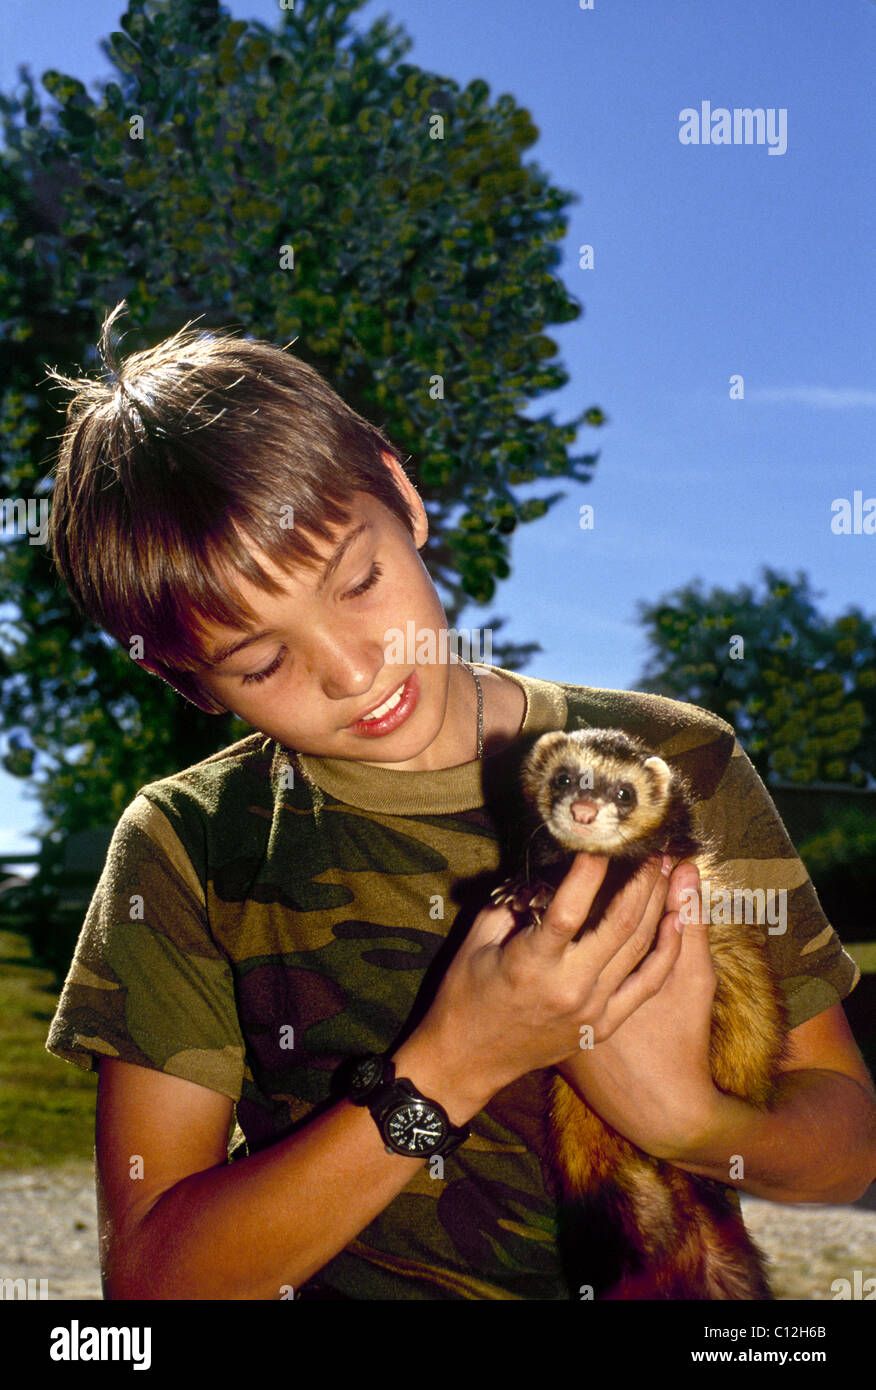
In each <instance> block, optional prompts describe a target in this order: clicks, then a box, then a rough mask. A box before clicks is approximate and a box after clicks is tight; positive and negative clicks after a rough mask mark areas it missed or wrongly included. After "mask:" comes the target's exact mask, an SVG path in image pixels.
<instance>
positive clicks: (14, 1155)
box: [0, 930, 97, 1169]
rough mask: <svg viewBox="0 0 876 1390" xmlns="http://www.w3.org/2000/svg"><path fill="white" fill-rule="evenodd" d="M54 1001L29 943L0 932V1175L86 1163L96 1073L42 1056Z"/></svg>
mask: <svg viewBox="0 0 876 1390" xmlns="http://www.w3.org/2000/svg"><path fill="white" fill-rule="evenodd" d="M57 1000H58V993H57V990H56V989H55V987H54V977H53V975H52V972H51V971H50V970H44V969H42V968H41V967H40V966H38V965H36V964H35V962H34V959H33V956H32V954H31V950H30V944H29V942H28V940H27V937H25V936H20V935H19V934H18V933H16V932H12V931H2V930H0V1169H21V1168H31V1167H33V1166H35V1165H37V1164H40V1165H42V1164H45V1165H49V1164H59V1163H66V1162H69V1161H70V1160H71V1159H79V1160H85V1161H86V1162H90V1160H91V1157H92V1153H93V1150H94V1103H95V1097H96V1093H97V1073H96V1072H85V1071H82V1070H80V1068H79V1067H74V1066H72V1065H71V1064H70V1063H69V1062H62V1061H60V1060H59V1059H58V1058H57V1057H53V1056H52V1055H51V1053H49V1052H46V1046H45V1044H46V1035H47V1033H48V1031H49V1024H50V1022H51V1020H52V1015H53V1014H54V1012H55V1005H56V1004H57Z"/></svg>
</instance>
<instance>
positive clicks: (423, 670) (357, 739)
mask: <svg viewBox="0 0 876 1390" xmlns="http://www.w3.org/2000/svg"><path fill="white" fill-rule="evenodd" d="M383 457H384V460H385V461H386V463H387V466H388V467H390V468H392V470H393V472H394V473H395V475H396V478H397V481H398V484H399V486H400V487H401V488H402V489H403V490H404V493H405V496H406V497H407V498H408V500H409V501H410V502H411V504H412V505H413V507H414V510H415V513H416V521H415V535H414V536H411V534H410V532H409V531H408V530H407V529H406V528H405V527H404V525H403V524H402V523H401V522H400V521H398V520H397V519H396V517H395V516H394V515H393V513H392V512H390V511H388V510H387V509H386V508H385V507H384V506H383V505H382V504H381V503H379V502H377V501H376V500H375V499H374V498H373V497H371V496H369V495H368V494H366V493H361V492H360V493H356V495H355V500H354V504H353V506H352V508H351V516H350V520H349V522H348V523H345V524H344V525H342V526H339V527H336V528H334V530H333V535H332V539H331V541H329V542H325V541H319V540H316V541H315V547H316V549H317V550H318V551H319V555H320V561H319V563H318V564H316V565H311V564H308V565H304V564H300V565H294V566H291V567H290V568H289V569H288V570H281V569H279V568H278V567H277V566H275V565H273V564H272V563H271V561H270V560H268V558H267V556H265V555H264V554H262V553H261V552H258V551H257V552H255V553H256V557H257V559H258V561H259V563H260V564H261V565H263V566H264V568H265V569H266V570H267V571H268V572H269V573H271V574H272V575H273V576H274V577H276V578H277V579H279V580H280V582H281V583H282V584H283V585H284V592H283V593H282V594H279V595H270V594H267V593H265V592H264V591H263V590H261V589H258V588H257V587H256V586H255V585H253V584H250V583H249V582H248V581H246V580H244V579H243V578H242V577H239V576H237V577H236V579H235V582H236V584H237V586H238V589H239V592H240V593H242V594H243V596H244V597H245V599H246V600H247V602H248V603H249V604H250V605H251V607H252V609H253V611H254V612H255V613H256V614H257V615H258V622H257V624H256V625H255V627H254V629H253V631H247V632H244V631H242V630H238V629H234V628H229V627H225V626H220V625H219V624H210V625H209V626H208V627H207V640H206V642H205V645H204V651H205V652H208V653H209V654H210V655H211V656H212V657H214V658H215V657H217V656H220V655H221V649H222V648H227V647H229V646H231V645H236V644H238V643H240V642H242V641H243V640H244V639H246V638H249V639H250V641H249V642H248V644H247V645H246V646H244V647H242V648H240V649H239V650H237V651H236V652H234V653H233V654H231V655H228V656H227V657H226V658H225V659H224V660H222V661H221V662H219V663H217V664H214V665H213V666H212V667H210V668H209V669H207V670H205V671H204V672H203V673H202V674H201V675H200V681H201V684H202V685H203V686H204V687H205V689H207V690H208V691H209V692H210V694H211V695H212V696H213V697H214V698H215V699H216V700H218V701H219V703H220V704H222V705H224V706H225V707H226V708H227V709H229V710H231V711H233V712H234V713H235V714H237V715H239V716H240V718H241V719H243V720H245V721H246V722H247V723H248V724H251V725H252V727H253V728H255V729H259V730H261V731H262V732H263V733H265V734H268V735H269V736H270V737H272V738H275V739H277V740H278V741H279V742H280V743H282V744H284V745H286V746H288V747H290V748H294V749H297V750H298V751H299V752H302V753H313V754H319V755H323V756H325V757H335V758H349V759H351V760H353V761H355V762H365V763H371V764H374V765H377V766H389V767H398V768H404V769H407V770H429V769H434V768H439V767H449V766H453V765H455V764H456V763H460V762H465V761H467V760H468V759H470V758H472V757H473V756H474V752H473V748H472V741H473V738H474V715H473V714H472V710H473V709H474V707H475V691H474V683H473V681H472V679H471V676H470V674H469V673H468V672H467V671H465V670H464V668H462V667H460V666H458V665H447V664H443V665H442V664H430V665H418V664H417V663H416V661H415V660H414V653H413V652H408V651H407V650H405V652H404V655H405V657H406V658H407V657H410V660H405V661H403V662H402V663H400V664H398V663H397V662H396V661H395V660H393V661H392V662H390V661H388V660H387V646H388V644H389V643H390V642H391V641H392V636H393V630H394V629H395V630H400V631H401V632H402V633H406V632H407V624H408V623H409V622H413V624H414V632H415V633H417V634H418V637H417V640H418V641H419V640H421V636H420V635H421V634H422V633H423V632H424V631H427V630H431V631H433V632H435V633H437V632H438V631H440V629H441V628H443V627H445V626H446V619H445V615H444V610H443V608H442V606H441V603H440V600H439V598H438V595H437V593H436V592H435V588H434V586H433V584H432V581H431V579H430V578H429V575H428V572H427V571H426V568H425V566H424V565H423V562H422V560H421V559H420V556H419V553H418V547H419V546H421V545H422V544H423V543H424V541H425V539H426V535H427V529H428V527H427V519H426V514H425V511H424V509H423V504H422V502H421V500H420V498H419V495H418V494H417V493H416V491H415V490H414V488H413V487H412V486H411V484H410V483H409V482H408V481H407V479H406V478H405V477H404V474H403V473H402V471H401V469H400V468H398V467H397V465H395V461H394V460H393V459H392V457H391V456H390V455H387V454H384V456H383ZM262 633H263V634H264V635H261V636H258V637H257V638H256V640H251V639H252V638H253V636H254V635H255V634H262ZM437 649H438V648H437V643H436V650H437ZM263 673H264V674H263ZM259 676H262V678H261V679H254V677H259ZM399 691H401V699H400V700H397V702H396V703H395V704H394V707H391V708H390V709H389V710H387V711H385V712H384V713H382V714H381V715H380V716H378V717H377V718H372V719H370V720H365V721H364V722H363V716H367V715H373V713H374V711H375V710H376V709H378V708H380V707H381V706H383V705H384V704H385V703H386V702H387V701H395V700H396V699H397V694H398V692H399ZM469 726H470V727H469Z"/></svg>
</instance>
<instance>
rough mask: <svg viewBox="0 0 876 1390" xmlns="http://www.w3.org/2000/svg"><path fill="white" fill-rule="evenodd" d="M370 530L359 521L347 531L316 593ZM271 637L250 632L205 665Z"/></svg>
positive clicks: (214, 654)
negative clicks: (353, 546)
mask: <svg viewBox="0 0 876 1390" xmlns="http://www.w3.org/2000/svg"><path fill="white" fill-rule="evenodd" d="M370 529H371V523H370V522H368V521H360V523H359V525H358V526H355V527H354V528H353V530H352V531H348V533H347V535H346V536H345V537H344V539H343V540H342V541H341V543H340V545H339V546H338V547H337V549H336V550H335V552H334V554H332V555H330V556H329V558H328V559H327V560H326V562H325V567H324V569H323V572H322V576H321V578H320V581H319V583H318V585H317V586H316V591H317V593H322V591H323V589H324V588H325V586H326V584H327V583H328V581H329V580H330V579H331V577H332V575H333V574H334V572H335V570H336V569H337V568H338V565H340V563H341V561H342V560H343V558H344V556H345V555H346V553H347V551H348V550H349V549H350V547H351V546H352V545H354V544H355V542H356V541H357V540H358V539H359V537H360V536H361V535H362V532H363V531H369V530H370ZM271 636H273V629H272V628H265V629H264V630H263V631H262V632H252V633H250V635H249V636H248V637H242V638H241V639H240V641H239V642H227V643H226V644H225V646H223V647H217V649H216V651H215V652H212V653H211V654H210V655H209V656H208V657H207V660H206V662H205V665H207V666H210V667H213V666H221V665H222V664H223V662H225V661H227V660H228V658H229V657H230V656H234V654H235V652H239V651H242V650H243V648H244V647H251V646H252V644H253V643H254V642H261V641H262V639H263V638H264V637H271Z"/></svg>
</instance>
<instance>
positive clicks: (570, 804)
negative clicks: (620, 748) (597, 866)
mask: <svg viewBox="0 0 876 1390" xmlns="http://www.w3.org/2000/svg"><path fill="white" fill-rule="evenodd" d="M549 795H550V813H549V815H548V816H547V818H546V824H547V827H548V829H549V830H550V832H551V834H552V835H553V837H554V839H555V840H559V842H560V843H561V844H562V845H563V846H565V848H567V849H578V850H585V851H587V852H589V853H590V854H615V853H617V850H618V849H619V847H620V846H622V845H623V844H624V842H625V841H627V840H629V839H631V838H635V836H634V835H630V834H628V833H626V827H627V826H628V825H629V827H630V830H632V829H633V827H634V825H635V811H636V808H637V806H638V797H637V795H636V788H635V786H634V785H633V783H632V782H630V781H627V780H626V779H624V778H622V777H621V778H618V779H617V780H614V779H612V778H610V777H606V776H605V774H604V772H597V771H596V770H595V769H593V768H592V767H587V768H583V769H582V768H581V766H580V764H577V763H570V764H569V765H568V766H562V767H559V768H558V769H557V770H556V772H554V774H553V775H552V777H551V779H550V783H549ZM631 822H632V824H631Z"/></svg>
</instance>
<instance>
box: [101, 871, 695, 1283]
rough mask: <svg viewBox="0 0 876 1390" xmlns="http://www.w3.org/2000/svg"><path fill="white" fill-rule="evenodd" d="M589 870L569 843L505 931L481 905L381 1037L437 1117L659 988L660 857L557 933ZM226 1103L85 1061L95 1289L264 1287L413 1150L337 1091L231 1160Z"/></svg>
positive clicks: (542, 1062) (360, 1210) (154, 1074)
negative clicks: (93, 1122)
mask: <svg viewBox="0 0 876 1390" xmlns="http://www.w3.org/2000/svg"><path fill="white" fill-rule="evenodd" d="M604 873H605V864H604V862H603V863H601V864H600V863H597V862H595V861H594V860H593V859H592V857H591V856H580V862H578V863H577V864H576V865H575V866H574V867H573V869H572V870H570V872H569V874H568V875H567V877H566V879H565V880H564V882H563V884H562V885H561V886H560V888H559V890H558V891H557V894H556V896H555V898H554V900H553V902H552V903H551V905H550V907H549V909H548V911H547V912H546V913H545V915H544V918H543V920H542V923H541V925H540V927H538V928H530V929H528V930H527V931H522V932H517V931H515V930H514V929H513V928H514V921H513V918H512V916H511V914H510V913H509V912H508V911H507V910H506V909H500V908H488V909H485V910H484V911H483V912H481V913H480V914H479V915H478V917H477V918H476V919H475V922H474V923H473V925H472V927H471V929H470V931H469V933H468V935H467V936H466V939H465V940H464V941H463V942H462V944H461V946H460V948H459V950H458V952H457V954H456V956H455V957H454V959H453V961H452V962H451V964H450V966H449V968H448V970H447V973H446V975H445V976H444V979H443V981H442V983H441V985H440V987H439V990H438V993H437V995H436V998H435V1000H434V1002H433V1005H432V1007H431V1008H430V1010H429V1012H428V1013H427V1015H426V1017H425V1018H424V1019H423V1021H422V1022H421V1024H420V1025H419V1026H418V1028H417V1029H416V1030H415V1031H414V1032H413V1033H412V1034H411V1036H410V1037H409V1038H408V1039H406V1041H405V1042H404V1043H403V1044H402V1045H401V1047H399V1048H397V1049H396V1051H395V1053H394V1054H393V1056H394V1059H395V1062H396V1068H397V1074H399V1075H402V1076H407V1077H409V1078H410V1080H411V1081H412V1082H413V1083H414V1085H415V1086H417V1087H418V1088H419V1089H420V1090H421V1091H422V1092H423V1093H424V1094H425V1095H426V1096H428V1097H429V1098H430V1099H432V1100H435V1101H438V1102H439V1103H440V1104H441V1105H443V1107H444V1109H445V1110H446V1111H447V1113H448V1116H449V1118H450V1121H451V1123H452V1124H454V1125H461V1124H465V1123H466V1122H467V1121H468V1120H470V1119H471V1118H472V1116H473V1115H475V1114H476V1113H477V1112H478V1111H479V1110H481V1109H482V1108H483V1106H484V1105H486V1104H487V1102H488V1101H489V1100H490V1098H491V1097H492V1096H493V1095H495V1093H496V1092H497V1091H498V1090H500V1089H501V1088H502V1087H503V1086H505V1085H507V1084H508V1083H509V1082H511V1081H513V1080H515V1079H516V1078H517V1077H518V1076H522V1075H524V1074H525V1073H526V1072H528V1071H534V1070H537V1069H538V1068H540V1067H544V1066H549V1065H551V1064H552V1063H554V1062H556V1061H558V1060H559V1059H560V1058H562V1057H567V1056H569V1054H570V1052H571V1051H572V1049H573V1048H575V1047H577V1044H578V1038H579V1027H580V1019H581V1018H582V1016H583V1017H588V1018H590V1019H591V1020H592V1022H593V1024H594V1031H595V1035H596V1037H597V1038H603V1037H608V1036H609V1035H610V1033H611V1032H612V1031H613V1029H615V1028H617V1027H618V1026H619V1025H620V1024H621V1023H622V1022H623V1020H624V1019H625V1018H627V1017H629V1015H630V1014H631V1013H632V1012H633V1011H635V1010H636V1009H637V1008H638V1007H639V1005H640V1004H641V1003H642V1002H643V1000H645V999H647V998H650V997H652V996H653V995H654V994H656V993H657V992H658V990H659V989H660V987H661V985H662V983H663V981H664V980H665V979H666V976H667V975H668V973H669V971H670V970H671V968H672V964H673V962H674V961H675V959H676V958H677V955H678V949H679V941H678V936H677V933H675V932H671V933H669V932H666V931H665V930H664V929H663V927H660V929H659V932H658V924H660V922H661V919H662V917H663V906H664V903H665V898H666V889H667V880H666V877H665V876H664V875H663V874H661V873H660V871H659V865H658V864H656V863H655V864H654V865H652V866H649V868H648V870H647V871H646V872H644V873H642V874H640V875H638V876H637V878H636V879H635V880H633V881H632V882H631V883H630V884H629V885H627V888H626V889H625V890H624V891H623V893H621V894H620V895H619V896H618V898H617V899H616V900H615V902H614V903H613V904H612V906H611V908H610V909H609V911H608V912H607V913H606V915H605V917H604V919H603V921H602V923H601V924H600V926H599V927H598V928H597V929H596V931H595V932H592V933H589V934H588V936H587V938H586V939H585V940H584V941H582V942H579V943H574V944H573V942H572V938H573V937H574V936H575V935H576V933H577V932H578V930H579V928H580V924H581V921H582V920H583V917H584V916H586V913H587V911H588V910H589V906H590V904H591V903H592V901H593V898H594V897H595V894H596V891H597V889H598V887H599V885H600V883H601V882H602V878H603V877H604ZM655 932H657V933H658V940H657V944H656V946H655V948H654V950H653V951H649V948H650V946H651V944H652V941H653V939H654V935H655ZM637 967H638V968H637ZM230 1113H231V1101H230V1099H229V1098H228V1097H227V1096H225V1095H222V1094H220V1093H218V1092H214V1091H211V1090H209V1089H207V1088H205V1087H202V1086H199V1085H197V1084H195V1083H194V1082H191V1081H185V1080H183V1079H181V1078H179V1077H174V1076H171V1075H169V1074H167V1073H165V1072H162V1071H159V1070H158V1069H154V1070H153V1069H152V1068H148V1067H141V1066H136V1065H134V1064H132V1063H127V1062H122V1061H120V1060H118V1059H115V1058H103V1059H102V1060H101V1062H100V1083H99V1087H98V1108H97V1144H96V1149H97V1167H98V1190H99V1203H100V1225H101V1252H102V1268H103V1273H104V1281H105V1291H106V1294H107V1296H108V1297H109V1298H121V1299H186V1298H188V1299H192V1298H197V1299H213V1298H221V1299H264V1298H267V1299H277V1298H280V1297H282V1296H283V1290H284V1288H288V1286H290V1285H291V1286H292V1287H293V1288H295V1289H297V1288H298V1287H300V1285H301V1284H303V1283H305V1282H306V1281H307V1280H308V1279H310V1278H311V1277H312V1275H313V1274H315V1273H316V1272H317V1270H319V1269H321V1268H322V1267H323V1265H325V1264H327V1263H328V1261H329V1260H330V1259H332V1258H333V1257H334V1256H335V1255H336V1254H337V1253H338V1252H339V1251H340V1250H342V1249H343V1248H344V1246H345V1245H347V1244H349V1242H350V1241H351V1240H352V1239H353V1238H354V1237H355V1236H356V1235H358V1233H359V1232H360V1231H361V1230H363V1229H364V1227H365V1226H367V1225H368V1224H369V1222H370V1221H372V1220H373V1219H374V1217H376V1216H377V1215H378V1214H379V1212H380V1211H382V1210H383V1208H384V1207H386V1206H387V1205H388V1204H389V1202H391V1201H392V1199H393V1198H394V1197H395V1196H397V1195H398V1193H399V1192H400V1191H401V1190H402V1188H404V1187H405V1186H406V1185H407V1183H408V1182H410V1180H411V1178H412V1177H413V1175H414V1173H415V1172H416V1171H417V1168H418V1166H419V1165H420V1164H421V1162H422V1160H420V1159H410V1158H404V1157H402V1156H400V1155H397V1154H388V1153H387V1152H386V1150H385V1149H384V1146H383V1143H382V1140H381V1138H380V1134H379V1132H378V1129H377V1126H376V1125H375V1122H374V1120H373V1118H372V1116H371V1114H370V1112H369V1111H368V1109H367V1108H363V1107H359V1106H354V1105H353V1104H352V1103H351V1102H349V1101H346V1100H344V1101H341V1102H339V1103H338V1104H337V1105H334V1106H333V1107H332V1108H331V1109H329V1110H326V1111H325V1112H323V1113H322V1114H321V1115H319V1116H317V1118H315V1119H314V1120H312V1121H311V1122H310V1123H308V1124H307V1125H305V1126H304V1127H303V1128H301V1129H300V1130H298V1131H297V1132H296V1133H295V1134H293V1135H290V1136H289V1137H288V1138H286V1139H282V1140H280V1141H279V1142H278V1143H276V1144H273V1145H271V1147H270V1148H267V1149H264V1150H262V1151H260V1152H259V1153H256V1154H253V1155H251V1156H249V1157H248V1158H244V1159H241V1160H240V1161H239V1162H237V1163H233V1164H230V1165H229V1164H227V1163H226V1162H225V1152H226V1142H227V1135H228V1125H229V1119H230ZM135 1156H139V1157H140V1159H142V1163H141V1164H137V1165H134V1163H133V1160H134V1158H135ZM140 1172H142V1174H143V1176H142V1178H141V1177H139V1176H135V1174H139V1173H140Z"/></svg>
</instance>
